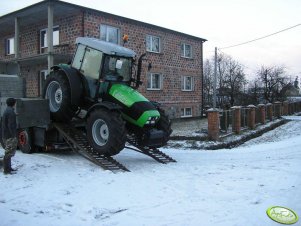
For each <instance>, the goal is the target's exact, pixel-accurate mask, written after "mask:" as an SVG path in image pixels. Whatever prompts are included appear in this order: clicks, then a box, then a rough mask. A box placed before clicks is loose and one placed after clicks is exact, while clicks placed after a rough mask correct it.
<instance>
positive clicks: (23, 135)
mask: <svg viewBox="0 0 301 226" xmlns="http://www.w3.org/2000/svg"><path fill="white" fill-rule="evenodd" d="M18 147H19V149H20V150H21V151H22V152H23V153H26V154H31V153H32V152H33V151H34V146H33V143H32V133H31V131H30V129H21V130H20V131H19V132H18Z"/></svg>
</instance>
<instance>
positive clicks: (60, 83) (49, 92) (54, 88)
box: [43, 70, 77, 122]
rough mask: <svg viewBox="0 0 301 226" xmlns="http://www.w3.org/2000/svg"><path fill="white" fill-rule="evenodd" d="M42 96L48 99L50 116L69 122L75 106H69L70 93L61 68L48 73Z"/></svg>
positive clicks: (56, 119)
mask: <svg viewBox="0 0 301 226" xmlns="http://www.w3.org/2000/svg"><path fill="white" fill-rule="evenodd" d="M43 96H44V98H45V99H48V100H49V108H50V112H51V117H52V119H54V120H55V121H58V122H69V121H70V120H71V119H72V118H73V116H74V115H75V111H76V110H77V108H75V107H72V106H71V93H70V87H69V83H68V80H67V78H66V75H65V74H64V72H63V71H61V70H56V71H53V72H51V73H50V75H49V76H48V78H47V79H46V82H45V86H44V91H43Z"/></svg>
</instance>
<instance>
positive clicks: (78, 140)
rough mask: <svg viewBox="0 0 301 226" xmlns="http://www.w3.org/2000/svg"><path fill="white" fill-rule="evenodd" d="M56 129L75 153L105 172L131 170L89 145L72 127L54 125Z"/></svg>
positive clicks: (83, 136)
mask: <svg viewBox="0 0 301 226" xmlns="http://www.w3.org/2000/svg"><path fill="white" fill-rule="evenodd" d="M53 125H54V127H55V128H56V129H57V130H58V131H59V132H60V133H61V134H62V136H63V137H64V139H65V141H66V142H67V143H68V144H69V146H70V147H71V148H72V150H74V151H75V152H77V153H79V154H80V155H82V156H83V157H85V158H86V159H88V160H90V161H91V162H93V163H95V164H96V165H99V166H100V167H102V168H103V169H105V170H110V171H112V172H129V170H128V169H127V168H126V167H125V166H124V165H122V164H121V163H119V162H117V161H116V160H115V159H114V158H112V157H111V156H107V155H104V154H100V153H98V152H96V151H94V149H93V148H92V147H91V146H90V145H89V142H88V140H87V137H86V136H85V135H84V134H83V133H82V132H81V131H80V130H78V129H76V128H75V127H73V126H72V125H67V124H60V123H54V124H53Z"/></svg>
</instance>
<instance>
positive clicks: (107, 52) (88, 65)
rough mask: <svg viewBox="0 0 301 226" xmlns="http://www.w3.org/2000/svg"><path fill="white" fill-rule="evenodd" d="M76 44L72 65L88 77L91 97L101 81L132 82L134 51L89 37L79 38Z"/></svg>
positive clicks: (127, 83)
mask: <svg viewBox="0 0 301 226" xmlns="http://www.w3.org/2000/svg"><path fill="white" fill-rule="evenodd" d="M76 44H77V50H76V52H75V55H74V58H73V61H72V65H71V66H72V67H73V68H75V69H77V70H78V71H79V72H80V73H81V74H83V75H84V76H85V78H86V79H87V82H88V86H89V90H90V96H91V97H95V95H96V90H97V89H98V84H99V83H100V82H108V83H110V82H111V83H124V84H126V85H130V84H131V81H132V65H133V61H134V58H135V57H136V53H135V52H134V51H132V50H130V49H127V48H124V47H122V46H118V45H115V44H112V43H109V42H104V41H101V40H99V39H94V38H87V37H79V38H77V39H76ZM105 85H106V84H104V83H102V84H100V86H105ZM99 90H100V91H101V90H102V87H100V89H99Z"/></svg>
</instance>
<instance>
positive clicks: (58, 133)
mask: <svg viewBox="0 0 301 226" xmlns="http://www.w3.org/2000/svg"><path fill="white" fill-rule="evenodd" d="M6 99H7V98H6V97H1V98H0V121H2V115H3V112H4V110H5V108H6ZM15 111H16V114H17V129H18V148H19V149H20V150H21V151H22V152H23V153H27V154H32V153H36V152H51V151H52V150H66V149H69V150H73V151H75V152H76V153H78V154H80V155H81V156H83V157H85V158H86V159H88V160H90V161H91V162H93V163H95V164H97V165H98V166H100V167H102V168H103V169H105V170H110V171H113V172H120V171H122V172H126V171H129V170H128V169H127V168H126V167H125V166H124V165H123V164H121V163H120V162H118V161H116V160H115V159H114V158H113V157H112V156H110V155H107V154H103V153H100V152H98V151H96V150H94V149H93V147H92V146H91V145H90V144H89V141H88V139H87V136H86V133H85V122H84V120H83V118H84V117H85V112H79V113H78V115H77V116H76V117H74V118H73V119H72V120H71V121H70V122H68V123H62V122H53V121H51V119H50V109H49V101H48V100H47V99H43V98H17V102H16V109H15ZM0 125H1V123H0ZM1 132H2V129H1V128H0V143H1V145H2V147H3V146H4V145H3V140H2V135H1ZM126 148H128V149H130V150H134V151H137V152H139V153H141V154H144V155H147V156H149V157H151V158H153V159H154V160H156V161H157V162H159V163H163V164H166V163H170V162H176V161H175V160H174V159H172V158H171V157H170V156H168V155H166V154H165V153H163V152H161V151H160V150H159V149H158V148H150V147H143V146H141V145H139V144H138V143H137V142H136V140H135V139H134V138H133V137H131V136H130V135H128V136H127V146H126Z"/></svg>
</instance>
